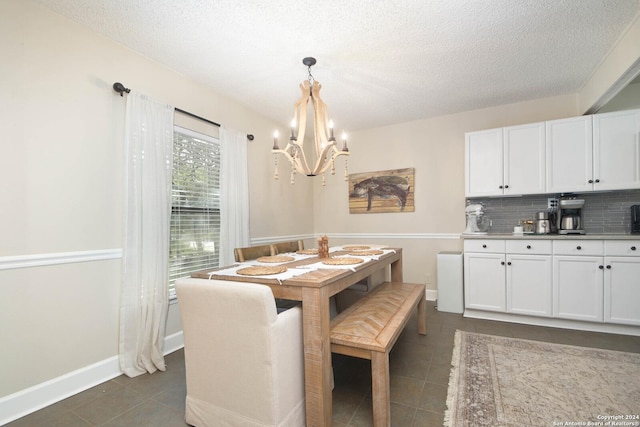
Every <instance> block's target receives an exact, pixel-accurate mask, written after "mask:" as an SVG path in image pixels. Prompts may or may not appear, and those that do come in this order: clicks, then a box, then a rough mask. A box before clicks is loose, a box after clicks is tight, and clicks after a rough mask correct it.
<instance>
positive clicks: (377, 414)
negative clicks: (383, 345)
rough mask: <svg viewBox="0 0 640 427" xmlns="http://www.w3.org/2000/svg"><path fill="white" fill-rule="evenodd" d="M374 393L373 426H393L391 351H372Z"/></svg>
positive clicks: (372, 389)
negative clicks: (390, 374)
mask: <svg viewBox="0 0 640 427" xmlns="http://www.w3.org/2000/svg"><path fill="white" fill-rule="evenodd" d="M371 380H372V384H371V385H372V388H371V392H372V394H373V426H374V427H390V426H391V387H390V385H389V353H382V352H379V351H372V352H371Z"/></svg>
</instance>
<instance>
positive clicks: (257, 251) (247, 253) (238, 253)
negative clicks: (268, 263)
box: [233, 245, 271, 262]
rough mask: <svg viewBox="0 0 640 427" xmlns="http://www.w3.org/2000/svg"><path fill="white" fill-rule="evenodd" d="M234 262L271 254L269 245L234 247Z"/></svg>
mask: <svg viewBox="0 0 640 427" xmlns="http://www.w3.org/2000/svg"><path fill="white" fill-rule="evenodd" d="M233 255H234V256H235V259H236V262H244V261H248V260H251V259H258V258H260V257H261V256H269V255H271V245H261V246H249V247H246V248H235V249H234V250H233Z"/></svg>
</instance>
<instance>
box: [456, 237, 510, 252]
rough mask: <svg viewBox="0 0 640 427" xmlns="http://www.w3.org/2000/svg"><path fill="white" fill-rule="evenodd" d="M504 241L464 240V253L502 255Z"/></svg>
mask: <svg viewBox="0 0 640 427" xmlns="http://www.w3.org/2000/svg"><path fill="white" fill-rule="evenodd" d="M504 243H505V241H504V240H492V239H486V240H485V239H478V240H475V239H474V240H465V241H464V251H465V252H491V253H496V252H497V253H504V247H505V244H504Z"/></svg>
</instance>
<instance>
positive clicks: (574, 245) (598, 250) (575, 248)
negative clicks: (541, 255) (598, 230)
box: [553, 240, 604, 256]
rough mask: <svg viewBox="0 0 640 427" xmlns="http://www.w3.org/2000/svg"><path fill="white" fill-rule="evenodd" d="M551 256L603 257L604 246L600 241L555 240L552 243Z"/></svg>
mask: <svg viewBox="0 0 640 427" xmlns="http://www.w3.org/2000/svg"><path fill="white" fill-rule="evenodd" d="M553 254H554V255H592V256H603V255H604V244H603V241H602V240H571V241H561V240H555V241H554V242H553Z"/></svg>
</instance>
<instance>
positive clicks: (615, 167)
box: [593, 110, 640, 190]
mask: <svg viewBox="0 0 640 427" xmlns="http://www.w3.org/2000/svg"><path fill="white" fill-rule="evenodd" d="M639 136H640V110H629V111H617V112H615V113H607V114H596V115H594V116H593V181H594V184H593V189H594V190H626V189H633V188H640V141H639Z"/></svg>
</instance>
